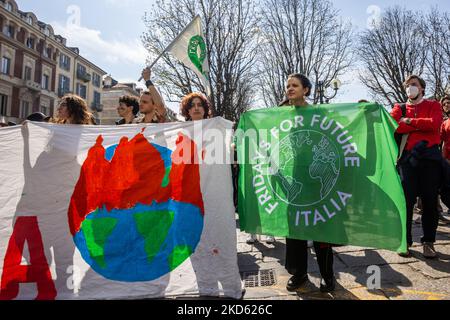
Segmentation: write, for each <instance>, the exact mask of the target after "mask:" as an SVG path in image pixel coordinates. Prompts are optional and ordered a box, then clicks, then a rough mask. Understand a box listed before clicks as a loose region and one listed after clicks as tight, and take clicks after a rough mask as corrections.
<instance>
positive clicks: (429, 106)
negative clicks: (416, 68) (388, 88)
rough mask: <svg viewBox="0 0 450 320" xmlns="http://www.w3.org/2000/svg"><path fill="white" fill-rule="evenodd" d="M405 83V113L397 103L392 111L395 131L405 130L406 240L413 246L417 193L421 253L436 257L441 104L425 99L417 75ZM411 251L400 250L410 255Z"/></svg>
mask: <svg viewBox="0 0 450 320" xmlns="http://www.w3.org/2000/svg"><path fill="white" fill-rule="evenodd" d="M404 87H405V89H406V93H407V95H408V102H407V103H406V115H405V116H403V113H402V108H401V105H400V104H396V105H395V106H394V108H393V109H392V112H391V115H392V117H393V118H394V119H395V120H396V121H397V122H398V124H399V127H398V128H397V133H399V134H407V135H408V137H407V140H406V146H405V148H404V150H403V152H402V155H401V158H400V160H399V162H398V167H399V174H400V178H401V180H402V185H403V190H404V193H405V198H406V211H407V228H406V232H407V241H408V247H410V246H412V244H413V240H412V234H411V227H412V218H413V208H414V204H415V203H416V199H417V197H420V199H421V200H422V205H423V214H422V230H423V237H422V238H421V242H422V244H423V255H424V257H425V258H430V259H432V258H436V257H437V253H436V251H435V249H434V243H435V242H436V230H437V227H438V217H439V215H438V209H437V202H438V194H439V187H440V184H441V179H442V162H441V161H442V155H441V151H440V149H439V145H440V143H441V136H440V128H441V125H442V111H441V105H440V103H439V102H437V101H431V100H426V99H424V96H425V89H426V83H425V81H424V80H423V79H422V78H420V77H419V76H416V75H411V76H409V77H408V78H407V79H406V81H405V83H404ZM409 255H410V252H409V249H408V252H407V253H406V254H403V256H409Z"/></svg>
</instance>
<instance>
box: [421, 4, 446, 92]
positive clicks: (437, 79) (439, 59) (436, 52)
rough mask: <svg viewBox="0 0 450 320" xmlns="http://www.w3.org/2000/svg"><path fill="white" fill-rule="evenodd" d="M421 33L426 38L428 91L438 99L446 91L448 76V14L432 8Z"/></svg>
mask: <svg viewBox="0 0 450 320" xmlns="http://www.w3.org/2000/svg"><path fill="white" fill-rule="evenodd" d="M422 34H423V35H424V38H425V39H426V47H427V55H426V60H425V61H426V62H425V65H426V71H425V80H426V81H427V83H428V86H427V87H428V88H430V90H429V93H430V94H431V95H432V96H433V98H435V99H440V98H441V97H443V96H444V95H445V93H446V89H447V86H448V84H449V76H450V16H449V15H448V13H441V12H439V10H437V9H436V8H434V9H432V10H431V11H430V12H429V13H428V14H427V15H426V17H425V21H424V24H423V28H422Z"/></svg>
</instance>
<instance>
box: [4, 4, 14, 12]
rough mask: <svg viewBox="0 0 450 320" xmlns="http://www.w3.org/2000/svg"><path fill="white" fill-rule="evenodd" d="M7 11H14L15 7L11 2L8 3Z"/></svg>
mask: <svg viewBox="0 0 450 320" xmlns="http://www.w3.org/2000/svg"><path fill="white" fill-rule="evenodd" d="M5 8H6V10H8V11H9V12H12V11H13V6H12V4H11V2H7V3H6V5H5Z"/></svg>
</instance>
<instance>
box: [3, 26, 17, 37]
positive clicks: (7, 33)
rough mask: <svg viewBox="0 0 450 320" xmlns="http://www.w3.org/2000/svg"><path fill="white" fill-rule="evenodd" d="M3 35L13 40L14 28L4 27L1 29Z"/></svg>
mask: <svg viewBox="0 0 450 320" xmlns="http://www.w3.org/2000/svg"><path fill="white" fill-rule="evenodd" d="M3 34H4V35H5V36H7V37H9V38H14V27H13V26H11V25H9V26H5V27H4V29H3Z"/></svg>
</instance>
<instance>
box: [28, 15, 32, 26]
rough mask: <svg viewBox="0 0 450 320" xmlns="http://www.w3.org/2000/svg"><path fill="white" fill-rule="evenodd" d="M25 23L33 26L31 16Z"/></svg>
mask: <svg viewBox="0 0 450 320" xmlns="http://www.w3.org/2000/svg"><path fill="white" fill-rule="evenodd" d="M27 22H28V24H29V25H33V18H32V17H31V16H28V17H27Z"/></svg>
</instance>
